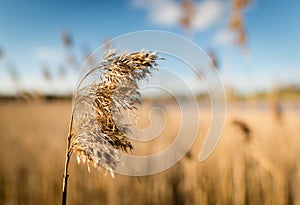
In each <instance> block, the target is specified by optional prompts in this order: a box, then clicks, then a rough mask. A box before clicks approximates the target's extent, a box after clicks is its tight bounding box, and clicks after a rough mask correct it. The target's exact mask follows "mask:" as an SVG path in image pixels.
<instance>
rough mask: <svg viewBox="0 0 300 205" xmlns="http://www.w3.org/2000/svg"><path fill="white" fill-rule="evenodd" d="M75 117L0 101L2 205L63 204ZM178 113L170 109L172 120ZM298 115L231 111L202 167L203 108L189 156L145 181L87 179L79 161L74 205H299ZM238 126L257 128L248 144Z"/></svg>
mask: <svg viewBox="0 0 300 205" xmlns="http://www.w3.org/2000/svg"><path fill="white" fill-rule="evenodd" d="M70 112H71V102H69V101H39V102H33V103H28V102H23V101H16V102H13V101H11V102H0V116H1V117H0V128H1V129H0V150H1V153H0V204H3V205H6V204H9V205H12V204H18V205H22V204H44V205H47V204H51V205H52V204H60V199H61V184H62V174H63V166H64V159H65V155H64V154H65V144H66V136H67V131H68V123H69V118H70ZM174 113H176V110H174V111H172V109H171V108H169V109H168V111H167V116H170V117H171V116H172V115H175V114H174ZM299 114H300V109H299V107H298V108H297V107H296V106H294V105H290V106H286V107H285V109H284V112H283V116H282V119H281V121H278V120H277V119H276V118H275V117H274V115H273V111H272V109H270V108H269V107H268V106H267V107H263V108H262V107H260V106H256V105H255V104H253V103H252V104H251V103H250V104H247V103H245V104H229V105H228V109H227V120H226V124H225V128H224V132H223V135H222V139H221V141H220V143H219V145H218V147H217V149H216V151H215V152H214V153H213V155H212V156H211V157H210V158H209V159H208V160H206V161H205V162H198V161H197V157H198V153H199V151H200V148H201V144H202V142H203V139H204V137H205V134H206V132H207V131H208V130H209V122H210V112H209V111H208V110H206V109H205V108H201V115H202V116H203V121H202V122H201V123H202V124H201V125H200V132H199V138H198V140H197V141H196V142H195V144H194V146H193V148H192V150H191V152H190V153H189V155H188V156H186V157H185V158H184V159H183V160H181V161H180V162H179V163H177V164H176V165H175V166H173V167H172V168H170V169H168V170H167V171H165V172H163V173H160V174H156V175H152V176H147V177H139V178H137V177H128V176H121V175H116V177H115V178H114V179H112V178H111V177H110V175H109V174H107V176H105V172H104V171H97V170H93V169H92V170H91V173H89V172H88V171H87V168H86V165H82V164H80V165H78V164H77V163H76V160H75V159H76V158H75V157H74V156H73V157H72V161H71V168H70V178H69V179H70V181H69V190H68V204H73V205H76V204H140V205H142V204H172V205H173V204H189V205H190V204H201V205H205V204H219V205H224V204H237V205H240V204H253V205H258V204H261V205H263V204H268V205H269V204H300V195H299V193H300V166H299V165H300V164H299V163H300V160H299V154H300V139H299V138H300V134H299V133H300V124H299V122H300V115H299ZM236 119H239V120H242V121H243V122H245V123H246V124H247V125H248V126H249V128H250V129H251V135H250V138H251V139H250V141H247V140H246V137H245V133H243V131H242V130H241V129H240V128H239V127H238V126H236V125H234V124H233V123H232V121H233V120H236ZM175 124H176V123H175ZM173 126H175V125H174V124H173ZM166 128H167V130H165V131H164V132H163V133H162V136H160V141H164V139H165V140H166V141H167V142H168V143H169V141H170V140H169V139H170V137H172V133H173V132H174V128H172V126H171V125H168V124H167V127H166ZM175 131H176V129H175ZM186 134H187V135H188V134H189V133H186ZM166 145H167V143H166ZM153 146H154V145H153ZM155 147H156V146H155ZM158 147H159V146H158ZM137 149H138V148H137ZM137 151H138V150H137ZM154 151H155V150H154Z"/></svg>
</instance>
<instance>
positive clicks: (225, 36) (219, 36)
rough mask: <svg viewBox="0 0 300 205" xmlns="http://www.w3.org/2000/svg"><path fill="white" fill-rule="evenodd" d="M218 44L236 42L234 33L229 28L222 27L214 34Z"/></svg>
mask: <svg viewBox="0 0 300 205" xmlns="http://www.w3.org/2000/svg"><path fill="white" fill-rule="evenodd" d="M214 41H215V43H216V44H222V45H229V44H232V43H233V42H234V34H233V33H232V32H230V31H229V30H227V29H221V30H219V31H217V32H216V33H215V35H214Z"/></svg>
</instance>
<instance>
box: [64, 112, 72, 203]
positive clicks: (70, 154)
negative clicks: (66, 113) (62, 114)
mask: <svg viewBox="0 0 300 205" xmlns="http://www.w3.org/2000/svg"><path fill="white" fill-rule="evenodd" d="M73 113H74V110H73V112H72V116H71V121H70V128H69V134H68V139H67V147H66V161H65V170H64V175H63V187H62V199H61V204H62V205H66V204H67V191H68V178H69V172H68V171H69V162H70V159H71V156H72V150H71V149H70V146H71V138H72V126H73Z"/></svg>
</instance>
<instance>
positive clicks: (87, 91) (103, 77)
mask: <svg viewBox="0 0 300 205" xmlns="http://www.w3.org/2000/svg"><path fill="white" fill-rule="evenodd" d="M158 59H159V58H158V56H157V54H156V53H155V52H145V51H141V52H134V53H122V54H118V53H117V52H116V51H115V50H110V51H108V52H107V54H106V56H105V57H104V60H103V61H102V62H101V63H100V64H99V65H97V66H96V67H94V68H92V69H91V70H90V71H89V72H88V73H87V74H86V75H85V76H84V77H83V78H82V79H81V81H80V83H79V86H78V89H77V91H76V92H75V94H74V99H73V109H72V115H71V121H70V128H69V135H68V140H67V150H66V161H65V171H64V179H63V195H62V204H66V200H67V183H68V176H69V175H68V166H69V161H70V158H71V155H72V153H73V152H76V154H77V160H78V162H80V161H82V162H84V163H87V166H88V169H90V166H94V167H95V168H100V167H104V168H105V169H106V170H108V171H109V172H110V173H111V175H112V176H113V172H114V169H115V168H116V166H117V164H118V163H120V161H121V159H120V151H124V152H127V151H128V150H132V149H133V146H132V144H131V142H130V141H129V139H128V138H127V137H126V133H127V132H128V125H126V124H122V123H120V120H121V119H122V114H121V111H122V110H125V111H129V112H131V113H132V114H133V115H134V113H135V111H136V107H135V104H136V103H139V97H140V95H141V94H140V92H139V90H138V89H139V86H138V82H139V81H141V80H143V79H146V78H147V77H148V76H149V75H151V72H152V71H153V70H155V69H157V68H156V66H157V62H156V61H157V60H158ZM95 73H96V74H99V78H98V79H96V80H94V81H92V82H91V83H88V84H85V85H84V86H82V84H83V82H84V80H86V79H87V77H88V76H90V75H94V74H95ZM81 86H82V87H81Z"/></svg>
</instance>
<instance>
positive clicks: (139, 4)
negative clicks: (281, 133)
mask: <svg viewBox="0 0 300 205" xmlns="http://www.w3.org/2000/svg"><path fill="white" fill-rule="evenodd" d="M158 2H159V3H158ZM194 3H195V5H196V9H197V8H199V10H200V11H201V12H200V13H199V16H198V17H197V19H196V20H195V24H193V34H192V40H193V41H194V42H195V43H196V44H197V45H199V46H200V47H201V48H203V49H204V50H209V49H213V50H214V51H215V52H216V54H217V56H218V58H219V61H220V70H221V71H220V74H221V77H222V79H223V81H224V82H225V83H226V84H233V85H234V86H235V87H236V88H237V89H239V90H246V91H255V90H264V89H270V88H271V87H272V85H273V84H274V82H279V83H280V84H300V81H299V79H300V78H299V77H300V60H299V56H300V1H297V0H294V1H292V0H288V1H271V0H264V1H259V0H255V1H253V3H252V4H251V5H250V6H249V7H248V8H246V10H245V11H244V17H245V26H246V30H247V33H248V41H247V50H248V52H247V53H246V54H245V52H244V51H243V50H242V49H241V48H239V47H237V46H235V45H233V43H232V34H231V33H229V31H228V29H227V25H228V21H229V16H230V15H229V14H230V1H228V0H219V1H217V0H214V1H211V0H208V1H195V0H194ZM179 5H180V2H179V1H171V0H165V1H164V0H162V1H157V0H127V1H117V0H112V1H57V0H53V1H37V0H27V1H25V0H2V1H0V48H1V49H2V50H3V56H2V57H1V58H0V92H2V93H9V92H11V90H13V89H26V90H38V91H49V89H50V90H51V89H52V91H53V92H59V91H60V90H63V92H64V91H69V90H72V88H73V86H74V83H75V79H76V72H74V71H73V70H72V69H69V70H68V72H67V77H66V78H65V79H57V80H56V81H55V82H52V83H49V82H45V80H44V79H43V75H42V73H41V69H40V68H41V67H42V66H47V67H49V69H50V72H51V74H52V75H53V76H57V75H58V74H57V73H58V67H60V66H65V67H68V65H67V63H66V62H65V61H66V60H65V56H66V49H65V48H64V46H63V44H62V40H61V33H62V31H63V30H68V31H69V32H70V33H71V36H72V39H73V41H74V46H73V52H74V54H75V55H76V56H77V57H78V59H77V61H78V63H79V64H81V63H83V57H82V52H81V51H82V48H83V47H88V48H89V50H90V51H93V50H94V49H96V48H97V47H98V46H99V45H101V43H102V42H103V41H104V40H105V39H107V38H114V37H117V36H119V35H122V34H125V33H128V32H133V31H138V30H147V29H155V30H165V31H170V32H175V33H177V34H180V35H184V31H183V29H182V28H181V27H180V26H179V25H178V24H177V21H176V19H177V18H178V16H179V12H180V11H179V10H178V8H179ZM201 9H202V10H201ZM11 66H13V67H14V68H15V69H16V70H17V72H18V73H19V74H20V78H21V81H20V82H19V85H18V86H19V87H16V85H14V84H13V83H12V82H11V80H10V78H9V75H8V71H7V70H8V67H11ZM50 87H51V88H50Z"/></svg>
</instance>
